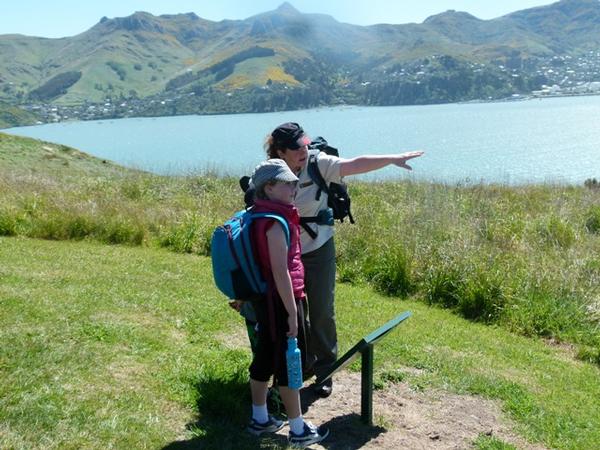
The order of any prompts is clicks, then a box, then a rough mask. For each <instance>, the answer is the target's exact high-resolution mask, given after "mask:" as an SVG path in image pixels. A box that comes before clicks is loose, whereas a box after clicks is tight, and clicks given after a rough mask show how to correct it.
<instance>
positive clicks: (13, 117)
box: [0, 102, 38, 129]
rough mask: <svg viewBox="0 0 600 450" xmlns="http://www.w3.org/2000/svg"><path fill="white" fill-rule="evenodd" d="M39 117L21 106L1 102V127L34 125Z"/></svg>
mask: <svg viewBox="0 0 600 450" xmlns="http://www.w3.org/2000/svg"><path fill="white" fill-rule="evenodd" d="M37 120H38V118H37V117H36V116H35V115H34V114H31V113H29V112H27V111H25V110H23V109H21V108H17V107H15V106H11V105H9V104H7V103H4V102H0V129H2V128H10V127H18V126H24V125H33V124H35V123H36V122H37Z"/></svg>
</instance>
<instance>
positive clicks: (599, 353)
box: [577, 345, 600, 365]
mask: <svg viewBox="0 0 600 450" xmlns="http://www.w3.org/2000/svg"><path fill="white" fill-rule="evenodd" d="M577 359H579V360H581V361H585V362H588V363H590V364H598V365H600V345H596V346H592V345H582V346H580V347H579V349H578V350H577Z"/></svg>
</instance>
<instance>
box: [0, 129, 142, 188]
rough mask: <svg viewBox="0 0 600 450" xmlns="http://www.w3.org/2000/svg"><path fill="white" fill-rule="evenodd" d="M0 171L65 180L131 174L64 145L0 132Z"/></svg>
mask: <svg viewBox="0 0 600 450" xmlns="http://www.w3.org/2000/svg"><path fill="white" fill-rule="evenodd" d="M0 171H1V172H4V173H12V174H20V175H23V174H32V175H34V174H42V175H50V174H52V175H54V176H64V177H65V178H68V177H74V178H77V177H82V176H103V177H106V176H114V175H125V174H128V173H129V174H133V173H136V171H133V170H130V169H126V168H124V167H122V166H119V165H117V164H115V163H113V162H111V161H108V160H105V159H99V158H96V157H94V156H91V155H89V154H87V153H84V152H82V151H79V150H76V149H74V148H71V147H68V146H66V145H60V144H53V143H50V142H44V141H40V140H37V139H31V138H26V137H19V136H12V135H10V134H6V133H0Z"/></svg>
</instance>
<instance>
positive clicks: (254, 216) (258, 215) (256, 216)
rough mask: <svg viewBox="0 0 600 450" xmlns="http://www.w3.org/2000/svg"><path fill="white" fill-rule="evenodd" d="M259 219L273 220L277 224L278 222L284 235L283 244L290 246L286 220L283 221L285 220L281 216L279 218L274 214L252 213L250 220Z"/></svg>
mask: <svg viewBox="0 0 600 450" xmlns="http://www.w3.org/2000/svg"><path fill="white" fill-rule="evenodd" d="M261 218H266V219H274V220H276V221H277V222H279V224H280V225H281V228H283V233H284V234H285V242H286V243H287V246H288V247H289V246H290V228H289V226H288V223H287V220H285V218H284V217H283V216H280V215H279V214H275V213H266V212H264V213H260V212H257V213H252V219H253V220H254V219H261Z"/></svg>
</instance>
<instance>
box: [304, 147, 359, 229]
mask: <svg viewBox="0 0 600 450" xmlns="http://www.w3.org/2000/svg"><path fill="white" fill-rule="evenodd" d="M308 148H309V150H320V151H322V152H325V153H327V154H328V155H332V156H338V157H339V156H340V153H339V151H338V149H337V148H335V147H331V146H330V145H329V144H328V143H327V141H326V140H325V139H323V137H321V136H319V137H317V138H316V139H315V140H314V141H312V142H311V143H310V145H309V146H308ZM307 171H308V175H309V176H310V179H311V180H313V182H314V183H315V184H316V185H317V186H319V190H318V191H317V195H316V197H315V200H319V198H321V192H323V191H325V193H326V194H327V206H329V207H330V208H331V209H332V210H333V218H334V219H337V220H339V221H340V222H343V221H344V219H345V218H346V217H348V219H349V220H350V223H354V217H352V212H351V211H350V203H351V201H350V195H349V194H348V186H346V183H343V182H342V183H329V185H327V182H326V181H325V179H324V178H323V175H321V171H320V170H319V166H318V164H317V155H316V154H312V155H311V156H310V157H309V160H308V167H307Z"/></svg>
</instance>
